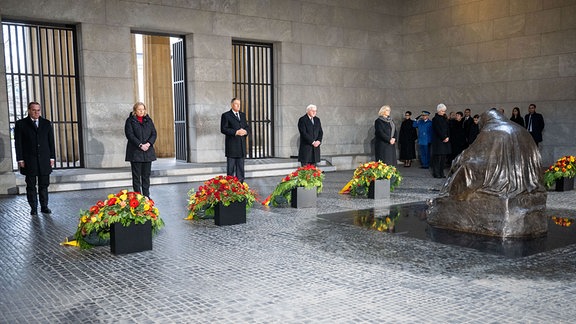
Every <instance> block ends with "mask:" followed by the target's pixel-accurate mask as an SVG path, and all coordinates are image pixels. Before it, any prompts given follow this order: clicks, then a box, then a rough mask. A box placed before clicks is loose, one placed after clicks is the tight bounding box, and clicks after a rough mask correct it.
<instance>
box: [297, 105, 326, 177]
mask: <svg viewBox="0 0 576 324" xmlns="http://www.w3.org/2000/svg"><path fill="white" fill-rule="evenodd" d="M317 110H318V108H317V107H316V106H315V105H308V107H306V115H304V116H302V117H300V119H298V131H299V132H300V146H299V149H298V161H300V163H301V164H302V166H305V165H308V164H312V165H316V163H318V162H320V144H322V136H323V135H324V133H323V132H322V124H321V123H320V118H318V117H316V112H317Z"/></svg>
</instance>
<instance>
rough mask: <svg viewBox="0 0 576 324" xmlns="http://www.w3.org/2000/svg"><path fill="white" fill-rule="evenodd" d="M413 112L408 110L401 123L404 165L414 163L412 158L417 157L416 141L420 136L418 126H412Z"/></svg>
mask: <svg viewBox="0 0 576 324" xmlns="http://www.w3.org/2000/svg"><path fill="white" fill-rule="evenodd" d="M413 123H414V120H412V112H410V111H407V112H406V113H405V114H404V121H403V122H402V124H401V125H400V138H399V139H398V141H399V142H400V160H401V161H404V166H405V167H409V166H411V165H412V160H413V159H415V158H416V146H415V145H414V142H415V141H416V139H417V138H418V133H417V132H416V128H414V127H413V126H412V124H413Z"/></svg>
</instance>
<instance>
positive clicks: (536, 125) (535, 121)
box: [524, 104, 544, 145]
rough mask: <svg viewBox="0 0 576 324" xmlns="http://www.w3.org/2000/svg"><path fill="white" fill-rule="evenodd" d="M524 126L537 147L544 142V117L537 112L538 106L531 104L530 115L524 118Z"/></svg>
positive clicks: (529, 107)
mask: <svg viewBox="0 0 576 324" xmlns="http://www.w3.org/2000/svg"><path fill="white" fill-rule="evenodd" d="M524 125H526V129H527V130H528V132H529V133H530V135H532V138H533V139H534V142H536V145H539V144H540V142H542V131H543V130H544V117H542V115H541V114H539V113H537V112H536V105H535V104H530V105H529V106H528V114H527V115H526V116H524Z"/></svg>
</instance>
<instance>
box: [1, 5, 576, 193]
mask: <svg viewBox="0 0 576 324" xmlns="http://www.w3.org/2000/svg"><path fill="white" fill-rule="evenodd" d="M0 19H1V21H2V24H3V34H2V35H1V36H0V37H2V43H3V44H4V46H3V47H1V48H0V57H2V60H0V74H1V75H2V76H1V77H0V89H2V91H0V116H2V117H1V118H0V143H1V145H0V174H1V177H0V178H1V180H0V194H6V193H8V192H9V189H10V188H13V187H15V183H16V175H15V168H14V160H15V157H14V153H13V150H12V146H11V144H10V143H11V141H12V131H11V127H12V126H13V120H12V119H13V118H15V116H16V115H18V113H21V112H22V111H23V112H24V114H25V112H26V104H27V102H28V101H39V102H41V103H42V105H43V109H45V111H44V113H43V114H44V116H45V117H48V118H49V119H51V120H52V121H53V122H54V121H55V120H54V119H55V118H63V117H61V116H62V115H65V114H66V112H67V111H68V112H70V115H71V117H70V118H72V119H74V123H73V125H72V124H70V125H68V126H59V129H58V130H57V132H58V131H60V132H62V133H63V134H64V133H65V134H66V135H63V136H62V137H61V138H60V139H59V141H61V142H67V143H68V145H66V144H65V143H64V144H62V143H61V145H62V147H68V146H72V147H74V150H73V152H72V153H66V152H64V153H62V151H60V153H58V159H59V161H58V162H59V163H64V161H68V162H69V161H72V163H73V164H75V163H76V161H77V160H80V161H81V165H82V167H85V168H95V169H99V168H117V167H125V166H127V165H128V163H127V162H125V161H124V153H125V152H124V150H125V136H124V133H123V125H124V120H125V119H126V117H127V116H128V114H129V113H130V112H131V109H132V105H133V104H134V103H135V102H136V101H139V100H141V101H144V102H146V103H147V105H148V107H149V111H150V114H151V116H152V117H153V118H154V120H155V122H156V123H157V125H158V128H159V130H158V131H159V132H160V133H161V134H168V136H164V137H163V138H164V139H163V140H165V141H166V143H164V144H162V145H160V146H162V147H163V148H166V151H165V152H164V153H162V152H161V153H160V154H161V155H162V154H164V155H162V156H163V157H174V158H177V157H176V155H177V154H178V153H177V152H178V149H179V148H180V149H181V150H183V151H182V154H183V157H182V158H181V159H183V160H185V161H186V162H189V163H211V162H223V161H225V156H224V137H223V136H222V134H221V133H220V129H219V122H220V115H221V114H222V113H223V112H225V111H226V110H228V109H229V108H230V99H231V98H233V97H235V96H240V97H241V98H242V99H243V106H242V109H243V110H244V109H246V110H248V111H249V114H248V115H249V116H248V117H249V118H251V119H252V120H253V121H256V120H258V122H259V123H261V124H262V125H263V126H259V127H260V128H261V129H260V130H261V133H258V134H262V138H254V139H253V142H252V145H253V146H254V147H255V150H258V149H259V148H261V147H263V146H267V147H268V148H267V149H266V150H265V151H263V152H264V153H263V154H264V155H258V154H255V155H254V156H252V157H253V158H258V157H276V158H290V157H293V156H295V155H297V152H298V138H299V136H298V130H297V128H296V124H297V121H298V118H299V117H301V116H302V115H304V114H305V109H306V106H307V105H308V104H311V103H312V104H315V105H316V106H317V107H318V117H320V119H321V120H322V125H323V130H324V141H323V143H322V158H323V159H326V160H327V161H329V162H330V163H331V164H332V165H333V166H335V167H336V169H338V170H352V169H354V168H355V166H356V165H357V163H358V162H359V161H360V162H363V161H367V160H370V156H372V155H373V150H372V140H373V134H374V129H373V125H374V119H376V118H377V114H378V110H379V108H380V107H381V106H382V105H385V104H388V105H390V106H391V107H392V117H393V118H394V119H395V120H396V121H398V123H399V122H400V121H401V119H402V116H404V111H406V110H410V111H412V112H413V113H417V112H420V111H422V110H428V111H431V112H435V107H436V105H437V104H439V103H444V104H446V106H447V107H448V111H452V112H456V111H464V109H466V108H470V109H471V110H472V114H473V115H474V114H481V113H482V112H484V111H486V110H488V109H489V108H491V107H497V108H504V110H505V114H506V115H507V116H510V114H511V112H512V108H513V107H516V106H517V107H520V110H521V113H522V115H524V114H526V113H527V112H528V105H529V104H531V103H534V104H536V106H537V112H539V113H541V114H543V116H544V119H545V122H546V128H545V130H544V139H543V142H542V143H541V144H540V151H541V154H542V164H543V165H544V166H546V165H550V164H551V163H552V162H553V161H555V160H556V159H557V158H559V157H561V156H563V155H568V154H570V155H574V152H575V151H576V142H575V141H574V135H573V134H574V132H573V130H574V129H575V128H576V118H574V113H573V112H574V111H575V110H574V109H575V105H576V1H571V0H406V1H405V0H380V1H378V0H355V1H347V0H328V1H326V0H289V1H285V0H267V1H261V0H228V1H219V0H202V1H200V0H192V1H181V0H82V1H78V0H52V1H39V0H18V1H16V0H2V2H1V3H0ZM21 26H33V28H34V30H36V29H39V30H40V29H42V28H43V27H48V31H47V32H45V33H44V32H40V33H39V34H38V35H39V36H38V37H37V39H36V38H34V37H36V36H32V34H31V33H30V34H29V35H28V36H26V37H29V38H26V39H28V40H30V41H31V40H33V39H36V40H37V41H38V43H39V44H40V43H41V42H42V40H45V37H46V38H47V37H49V36H48V35H49V34H50V33H52V34H50V35H60V36H57V37H54V38H52V43H50V42H48V48H49V50H48V51H49V52H50V53H52V52H53V51H55V50H54V48H52V47H58V46H60V47H61V48H64V49H65V50H64V51H62V52H60V55H61V56H59V58H60V60H57V59H52V60H51V59H50V57H52V56H51V55H50V54H49V55H48V57H47V58H45V59H44V58H42V59H40V60H39V61H43V62H42V63H43V64H45V65H47V67H46V70H45V71H43V72H42V73H40V74H38V75H36V74H34V73H32V74H30V76H29V79H28V80H31V79H34V80H38V81H39V83H38V84H36V85H32V86H31V85H30V82H31V81H28V83H26V82H24V81H22V80H23V79H25V78H21V79H18V77H22V75H20V74H18V73H16V72H15V69H16V67H17V66H18V64H20V63H15V61H14V60H15V59H17V58H21V57H25V56H26V54H27V53H29V52H28V51H29V50H30V48H28V49H22V47H21V45H14V44H22V43H18V41H19V40H18V39H17V38H18V37H17V36H18V35H20V34H19V33H18V32H16V33H12V34H11V33H10V30H12V31H17V30H19V29H18V28H21ZM37 26H38V27H37ZM54 28H56V29H57V30H58V31H57V32H54V30H55V29H54ZM59 28H63V29H62V30H65V34H61V33H60V31H61V30H60V29H59ZM27 30H28V29H27ZM136 34H138V35H144V39H145V40H144V42H145V45H144V47H145V48H146V46H149V47H150V48H151V49H150V52H149V53H152V55H151V56H150V57H149V58H148V61H151V62H148V63H146V62H145V63H143V64H144V65H145V66H146V67H145V70H146V71H148V72H147V73H148V74H147V76H145V77H144V78H145V79H146V81H145V82H144V83H145V84H147V89H148V90H147V91H146V94H145V95H144V98H139V97H138V89H137V88H138V82H137V81H136V79H137V77H136V75H137V70H138V66H137V64H136V63H135V59H134V57H135V55H134V54H135V51H134V47H135V41H134V39H135V38H134V35H136ZM62 35H65V36H62ZM170 37H172V38H170ZM146 39H148V41H146ZM171 39H180V40H181V42H180V44H181V45H182V46H183V47H182V50H181V51H180V53H181V55H183V56H182V57H181V62H182V66H181V67H180V68H181V70H179V71H181V74H182V75H181V76H180V77H181V78H180V79H179V81H178V82H176V80H175V81H174V82H173V80H172V78H171V77H170V72H171V71H168V72H166V71H167V70H162V71H160V70H161V68H162V67H163V66H164V67H166V66H168V68H171V67H170V66H169V64H163V63H162V62H169V60H170V57H172V59H175V57H176V55H175V54H172V56H171V54H170V53H168V54H166V53H167V52H165V51H164V52H162V51H158V53H155V52H154V51H155V50H156V49H158V48H159V47H155V45H158V44H160V43H161V44H160V45H158V46H161V47H162V46H163V48H170V45H171V44H170V40H171ZM20 41H22V39H21V40H20ZM50 44H52V45H50ZM146 44H147V45H146ZM237 45H238V46H245V47H242V48H241V49H240V50H239V51H240V52H237V51H236V50H235V48H236V46H237ZM28 46H31V48H32V49H31V51H33V52H34V51H37V50H38V48H36V47H35V46H37V45H34V44H32V45H28ZM51 46H52V47H51ZM246 46H248V47H246ZM246 48H249V49H250V50H246ZM261 48H264V49H265V50H264V51H260V49H261ZM40 50H42V49H40ZM242 51H244V52H242ZM266 51H269V52H266ZM14 53H20V54H14ZM238 53H240V54H238ZM242 53H245V55H244V54H242ZM262 53H264V54H262ZM266 53H267V54H266ZM64 54H66V55H64ZM249 54H250V55H249ZM259 55H267V56H266V59H264V60H261V61H254V59H258V57H259ZM64 56H66V58H64ZM150 58H151V59H150ZM26 60H31V59H30V58H26ZM145 60H146V59H145ZM44 61H45V62H44ZM50 61H53V63H50ZM64 61H66V62H68V64H69V65H68V71H64V72H62V73H60V74H58V73H56V74H58V75H59V76H58V77H56V78H55V79H51V78H52V76H53V75H54V74H55V73H52V72H51V71H52V70H54V71H56V72H58V70H59V69H63V68H62V66H63V63H62V62H64ZM22 64H24V63H22ZM261 64H262V65H261ZM33 65H34V64H33ZM244 65H250V66H251V69H250V71H251V73H253V74H254V75H255V78H256V79H255V81H254V82H252V83H250V84H248V85H246V84H245V83H246V82H245V81H246V80H245V79H244V72H238V71H244V70H243V68H244ZM155 69H157V70H159V71H157V72H158V73H153V72H154V70H155ZM46 71H47V72H46ZM28 72H30V71H28ZM28 72H27V73H28ZM258 78H264V79H266V82H264V81H262V82H260V81H259V79H258ZM41 79H42V80H43V81H42V80H41ZM18 80H20V81H18ZM40 81H42V82H40ZM17 83H18V85H19V86H20V87H22V86H27V87H29V88H31V89H32V90H30V89H29V91H30V93H29V94H28V95H27V96H23V95H22V93H20V92H19V91H21V90H22V89H21V88H20V87H18V86H17ZM172 83H174V86H172ZM263 83H265V87H264V88H262V87H260V85H262V84H263ZM24 84H26V85H24ZM41 84H42V85H41ZM62 89H64V90H62ZM34 93H37V94H39V96H38V97H35V96H34ZM173 103H174V105H180V106H181V107H180V108H181V109H180V110H178V109H176V108H174V109H172V105H173ZM250 105H263V106H265V109H268V110H267V114H266V115H265V116H259V114H260V113H261V110H258V109H255V108H251V107H249V106H250ZM64 107H66V108H64ZM16 112H18V113H16ZM174 122H176V123H174ZM55 125H60V124H56V123H55ZM179 125H180V126H181V127H180V126H179ZM254 125H260V124H254ZM68 127H71V128H70V129H69V128H68ZM72 128H73V129H72ZM254 128H255V129H256V128H258V127H254ZM70 134H76V136H71V135H70ZM173 134H174V135H173ZM172 136H174V137H178V138H179V139H181V140H182V142H183V143H184V144H183V145H182V144H180V147H179V144H178V143H179V142H178V139H176V140H173V139H174V137H172ZM160 137H162V136H159V138H160ZM175 142H176V144H175V145H174V143H175ZM173 146H175V147H173ZM254 152H256V151H254ZM258 152H260V151H258Z"/></svg>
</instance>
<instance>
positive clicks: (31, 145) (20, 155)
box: [14, 102, 56, 216]
mask: <svg viewBox="0 0 576 324" xmlns="http://www.w3.org/2000/svg"><path fill="white" fill-rule="evenodd" d="M40 114H41V113H40V104H39V103H37V102H31V103H29V104H28V117H25V118H22V119H20V120H18V121H16V124H15V126H14V143H15V146H16V159H17V160H18V167H19V168H20V173H22V174H23V175H25V176H26V197H27V198H28V204H30V215H32V216H35V215H38V198H40V211H41V212H42V213H44V214H50V213H52V211H51V210H50V208H48V186H49V185H50V173H52V168H53V167H54V161H55V160H56V150H55V148H54V130H53V129H52V123H51V122H50V121H49V120H47V119H45V118H42V116H40ZM36 184H38V192H37V191H36Z"/></svg>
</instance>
